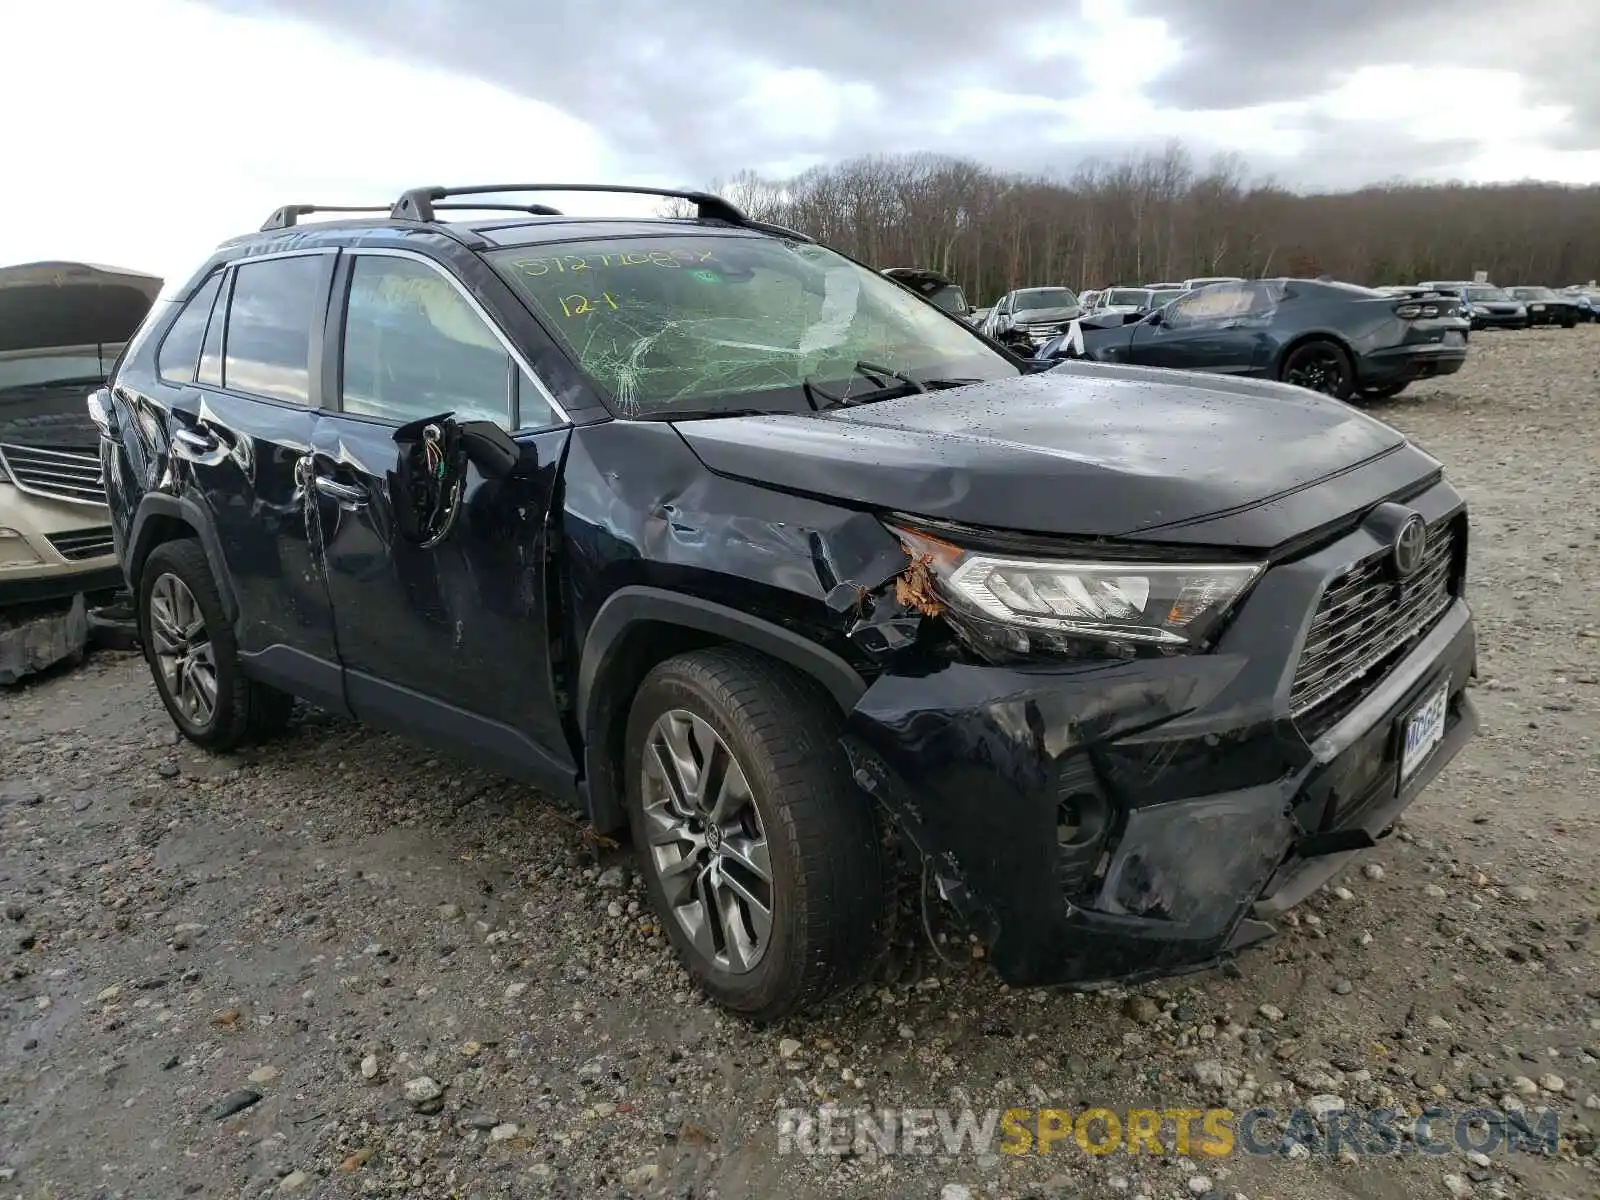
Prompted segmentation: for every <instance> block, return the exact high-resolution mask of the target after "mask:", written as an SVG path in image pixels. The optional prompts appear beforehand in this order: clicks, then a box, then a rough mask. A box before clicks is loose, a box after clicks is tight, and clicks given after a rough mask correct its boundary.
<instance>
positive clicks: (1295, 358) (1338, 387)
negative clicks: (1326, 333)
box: [1278, 338, 1356, 400]
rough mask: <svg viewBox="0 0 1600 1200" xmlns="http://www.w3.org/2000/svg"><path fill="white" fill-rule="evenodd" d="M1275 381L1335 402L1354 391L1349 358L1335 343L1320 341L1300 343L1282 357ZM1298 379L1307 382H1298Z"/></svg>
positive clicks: (1346, 398) (1354, 381)
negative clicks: (1320, 395)
mask: <svg viewBox="0 0 1600 1200" xmlns="http://www.w3.org/2000/svg"><path fill="white" fill-rule="evenodd" d="M1278 378H1279V379H1280V380H1282V381H1283V382H1284V383H1292V384H1294V385H1295V386H1297V387H1303V388H1306V389H1307V390H1309V391H1313V392H1321V393H1322V394H1323V395H1325V396H1332V397H1333V398H1334V399H1336V400H1348V399H1350V397H1351V396H1352V395H1353V394H1354V393H1355V389H1356V372H1355V368H1354V367H1353V366H1352V365H1351V363H1350V356H1349V355H1348V354H1346V353H1345V350H1344V347H1342V346H1340V345H1339V344H1338V343H1337V342H1330V341H1325V340H1324V339H1322V338H1315V339H1313V340H1311V341H1309V342H1301V343H1300V344H1299V345H1298V346H1296V347H1295V348H1294V349H1292V350H1290V351H1289V353H1288V354H1286V355H1284V357H1283V364H1282V366H1280V367H1279V368H1278ZM1302 379H1304V380H1310V381H1311V382H1301V380H1302Z"/></svg>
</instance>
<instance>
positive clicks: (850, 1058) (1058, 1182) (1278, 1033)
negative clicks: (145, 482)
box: [0, 326, 1600, 1200]
mask: <svg viewBox="0 0 1600 1200" xmlns="http://www.w3.org/2000/svg"><path fill="white" fill-rule="evenodd" d="M1597 364H1600V326H1586V327H1582V328H1579V329H1576V330H1571V331H1563V330H1553V331H1548V332H1531V333H1512V334H1499V335H1495V334H1484V335H1480V336H1479V337H1478V338H1475V339H1474V342H1473V349H1472V355H1471V359H1470V361H1469V363H1468V364H1467V366H1466V368H1465V369H1464V370H1463V371H1462V372H1461V373H1460V374H1459V375H1457V376H1456V377H1454V378H1452V379H1448V380H1445V381H1442V382H1440V383H1438V384H1432V385H1424V386H1420V387H1418V388H1416V389H1415V393H1414V394H1412V393H1408V394H1406V395H1405V396H1403V397H1401V398H1399V399H1397V400H1395V401H1393V402H1391V403H1389V404H1388V405H1386V406H1385V407H1384V408H1383V410H1382V415H1384V416H1385V417H1386V419H1389V420H1392V421H1393V422H1394V423H1396V424H1397V425H1399V426H1400V427H1401V428H1403V429H1405V430H1407V431H1408V432H1410V433H1412V434H1413V435H1415V436H1416V437H1417V438H1418V439H1419V440H1420V441H1421V442H1422V443H1423V444H1424V445H1425V446H1427V447H1428V448H1429V449H1430V450H1431V451H1433V452H1434V453H1435V454H1437V455H1438V456H1440V457H1441V458H1442V459H1444V460H1445V461H1446V462H1447V463H1448V464H1449V466H1450V469H1451V472H1452V474H1453V476H1454V478H1455V479H1456V481H1457V483H1458V485H1459V486H1461V487H1462V488H1463V490H1464V491H1465V492H1466V493H1467V495H1468V497H1469V499H1470V500H1471V502H1472V503H1473V505H1474V508H1475V514H1476V515H1475V524H1474V538H1473V554H1474V557H1473V562H1472V578H1471V596H1472V598H1473V600H1474V603H1475V605H1476V608H1477V612H1478V619H1479V631H1480V638H1481V642H1482V646H1483V650H1482V672H1483V675H1482V678H1481V679H1480V681H1479V687H1478V689H1477V695H1478V697H1479V700H1480V704H1481V707H1482V710H1483V716H1484V720H1485V730H1484V733H1483V735H1482V736H1481V737H1480V738H1479V739H1478V740H1477V741H1476V742H1475V744H1473V745H1472V746H1471V747H1470V748H1469V749H1468V750H1467V751H1466V752H1465V753H1464V754H1463V755H1462V756H1461V758H1459V759H1458V760H1457V761H1456V762H1455V763H1454V764H1453V765H1452V766H1451V767H1450V769H1449V770H1448V772H1447V773H1446V774H1445V775H1444V777H1443V778H1442V779H1441V780H1440V781H1439V782H1437V783H1436V784H1435V785H1434V786H1433V788H1432V789H1431V790H1430V792H1429V793H1428V794H1427V795H1425V796H1424V797H1423V799H1422V800H1421V801H1420V802H1419V803H1418V804H1416V805H1415V806H1414V807H1413V808H1412V810H1411V812H1410V814H1409V816H1408V819H1407V821H1406V823H1405V825H1404V826H1403V827H1402V829H1401V831H1400V834H1399V835H1398V836H1397V837H1395V838H1391V839H1389V840H1388V841H1387V842H1386V843H1385V844H1384V845H1383V846H1382V847H1380V848H1379V849H1377V850H1374V851H1371V852H1370V853H1369V856H1368V857H1367V859H1366V860H1365V862H1366V864H1367V865H1366V866H1365V867H1364V868H1357V869H1353V870H1352V871H1350V872H1349V874H1348V876H1347V877H1345V878H1343V879H1340V880H1337V881H1335V883H1336V885H1337V886H1336V887H1334V888H1331V889H1329V890H1327V891H1325V892H1322V893H1320V894H1319V895H1318V896H1316V897H1315V898H1314V899H1313V900H1311V901H1310V902H1308V904H1307V906H1306V907H1305V909H1304V910H1303V911H1302V912H1301V913H1300V915H1299V922H1298V925H1297V926H1296V927H1295V928H1292V929H1290V930H1288V931H1287V932H1286V934H1285V936H1284V937H1282V938H1281V939H1280V940H1278V941H1276V942H1275V943H1272V944H1270V945H1269V946H1268V947H1267V948H1265V949H1262V950H1257V951H1255V952H1252V953H1251V954H1249V955H1248V956H1246V957H1245V958H1244V959H1242V960H1241V961H1239V962H1238V963H1237V964H1236V966H1235V967H1230V968H1228V969H1227V970H1224V971H1215V972H1210V973H1207V974H1203V975H1196V976H1191V977H1189V978H1187V979H1183V980H1180V981H1174V982H1168V983H1164V984H1158V985H1152V986H1148V987H1144V988H1140V989H1136V990H1134V991H1132V992H1128V991H1110V992H1101V993H1097V994H1093V995H1084V994H1064V993H1045V992H1032V993H1018V992H1012V991H1009V990H1007V989H1006V988H1004V987H1002V986H1001V985H1000V984H999V983H997V982H996V981H995V980H994V978H993V977H992V976H991V975H990V974H988V973H987V972H986V970H985V969H984V966H983V964H982V963H981V962H974V963H970V964H968V963H965V962H963V963H961V964H960V965H951V964H950V963H949V962H948V961H946V959H945V958H944V957H939V956H935V955H934V954H933V953H931V952H930V951H928V950H926V949H924V950H922V951H920V952H919V953H918V954H917V955H915V956H913V958H912V959H911V961H910V962H909V964H907V965H906V967H905V969H904V971H903V972H902V973H901V974H899V975H897V976H896V977H895V978H894V979H893V980H892V981H880V982H877V983H874V984H872V985H870V986H863V987H862V988H860V989H858V990H856V991H855V992H853V993H851V994H850V995H848V996H846V997H844V998H843V999H842V1000H841V1001H839V1002H838V1003H836V1004H835V1005H833V1006H832V1007H830V1008H829V1009H828V1010H827V1011H825V1012H823V1013H821V1014H819V1015H816V1016H813V1017H811V1018H809V1019H806V1020H804V1021H794V1022H791V1023H789V1024H788V1025H787V1026H784V1027H781V1028H774V1029H769V1030H762V1031H754V1030H752V1029H750V1028H748V1027H746V1026H743V1025H742V1024H740V1023H739V1022H737V1021H734V1020H731V1019H728V1018H725V1017H723V1016H722V1015H720V1014H719V1013H718V1012H717V1011H716V1010H715V1009H713V1008H711V1007H710V1006H708V1005H707V1004H706V1003H704V1002H703V1001H702V1000H700V999H699V998H698V997H697V996H696V995H694V994H693V993H692V992H691V991H690V990H689V987H688V984H687V980H686V977H685V975H684V974H683V973H682V972H681V971H680V970H679V969H678V967H677V966H676V964H675V963H674V961H673V958H672V956H671V954H670V952H669V951H668V949H667V947H666V943H665V940H664V938H663V937H662V935H661V933H660V932H659V930H658V929H657V927H656V925H655V922H654V920H653V919H652V917H651V916H650V914H649V913H648V912H647V911H646V907H645V905H644V900H643V892H642V890H641V889H640V888H639V887H638V886H637V884H636V882H635V881H633V880H632V879H631V877H630V876H629V874H628V872H627V870H626V868H625V865H624V862H625V860H624V859H623V858H622V857H620V856H619V855H618V854H617V853H616V852H615V851H614V850H612V849H610V848H608V847H601V846H596V845H594V844H593V843H592V842H591V841H590V840H589V839H587V838H586V837H585V834H584V831H583V829H582V828H581V827H580V826H579V825H578V824H576V823H574V822H573V821H572V820H570V819H569V818H567V817H566V816H564V815H562V814H560V813H558V812H556V811H554V810H553V809H550V808H547V807H545V806H543V805H541V804H539V803H537V802H535V801H534V798H533V797H531V796H530V795H529V794H528V792H527V791H526V789H523V788H521V787H518V786H514V785H511V784H508V783H506V782H504V781H502V780H500V779H497V778H494V777H491V776H489V775H485V774H482V773H479V772H477V771H474V770H470V769H464V768H463V767H462V766H461V765H459V764H457V763H454V762H451V761H446V760H441V759H438V758H434V757H431V756H430V755H429V754H427V753H426V752H421V751H418V750H416V749H414V748H412V747H410V746H407V745H405V744H403V743H401V742H398V741H396V740H394V739H391V738H389V737H386V736H382V735H378V734H374V733H371V732H369V731H366V730H364V729H362V728H360V727H357V726H354V725H352V724H350V723H347V722H345V721H342V720H338V719H334V718H330V717H326V716H323V715H321V714H315V713H313V714H307V715H306V716H304V717H303V718H302V719H301V720H299V721H298V722H297V723H296V725H295V727H294V728H293V730H292V733H291V735H290V736H289V737H288V739H287V740H286V741H284V742H282V743H279V744H277V745H275V746H273V747H272V748H270V750H266V751H259V752H253V753H252V754H250V755H248V756H241V757H235V758H220V759H212V758H207V757H206V756H204V755H202V754H199V753H198V752H196V751H194V750H193V749H192V748H190V747H188V746H187V745H186V744H185V745H180V744H178V743H177V739H176V737H175V735H174V733H173V731H172V728H171V726H170V724H169V723H168V721H167V720H166V718H165V715H164V714H163V713H162V711H161V709H160V707H159V704H158V702H157V701H156V698H155V694H154V691H153V689H152V687H151V685H150V683H149V681H148V677H147V675H146V672H145V669H144V666H143V664H142V662H141V661H140V660H138V659H137V658H135V657H133V656H131V655H117V654H108V653H101V654H97V655H96V656H94V657H93V658H91V660H90V661H89V663H88V664H87V665H86V666H84V667H82V668H80V669H78V670H77V671H74V672H63V673H58V674H56V675H54V676H50V677H47V678H44V679H41V680H39V681H37V682H35V683H33V684H31V685H28V686H25V687H22V688H19V689H14V690H12V691H10V692H7V693H4V694H0V902H3V904H4V918H3V919H0V937H3V940H0V962H3V967H0V970H3V972H4V977H3V978H0V1197H9V1196H10V1195H12V1194H15V1195H16V1196H17V1197H26V1198H28V1200H34V1198H35V1197H37V1198H41V1200H42V1198H45V1197H52V1198H53V1197H74V1198H77V1197H107V1198H111V1197H129V1198H134V1197H137V1198H140V1200H144V1198H151V1200H170V1198H173V1197H180V1196H189V1195H200V1196H241V1197H243V1196H261V1195H266V1194H274V1195H283V1194H289V1195H296V1194H298V1195H304V1196H347V1195H405V1196H415V1197H425V1198H429V1200H432V1198H434V1197H485V1198H487V1197H496V1196H517V1197H521V1196H544V1195H553V1196H562V1197H566V1196H572V1197H578V1196H583V1197H604V1196H625V1195H646V1194H648V1195H670V1196H678V1197H690V1196H694V1197H711V1196H720V1197H727V1198H732V1197H743V1196H762V1197H766V1196H794V1197H811V1196H817V1197H856V1196H860V1197H866V1196H896V1197H900V1196H904V1197H915V1196H942V1197H944V1198H945V1200H960V1198H961V1197H984V1198H992V1197H1006V1196H1009V1197H1016V1198H1021V1197H1028V1196H1038V1197H1043V1196H1056V1195H1061V1196H1067V1195H1074V1196H1076V1195H1083V1196H1102V1195H1104V1196H1116V1195H1122V1196H1126V1197H1129V1198H1130V1200H1132V1198H1133V1197H1137V1196H1140V1195H1143V1196H1147V1197H1151V1198H1156V1197H1169V1196H1194V1195H1203V1194H1206V1193H1207V1192H1210V1191H1212V1190H1214V1191H1215V1192H1216V1193H1217V1194H1218V1195H1219V1196H1220V1197H1228V1196H1232V1195H1235V1194H1239V1195H1244V1196H1247V1197H1250V1198H1251V1200H1261V1198H1262V1197H1268V1196H1273V1197H1284V1198H1289V1197H1297V1198H1298V1197H1305V1198H1320V1197H1345V1196H1362V1197H1395V1198H1399V1197H1414V1196H1416V1197H1427V1196H1440V1197H1447V1196H1455V1197H1463V1196H1469V1195H1476V1196H1480V1197H1492V1196H1543V1197H1572V1198H1576V1197H1580V1196H1594V1195H1597V1194H1600V1160H1597V1159H1596V1157H1595V1134H1594V1133H1593V1132H1591V1131H1593V1130H1595V1129H1600V1111H1597V1110H1600V1099H1597V1098H1596V1096H1595V1093H1596V1092H1600V1064H1597V1059H1600V1003H1597V999H1600V971H1597V970H1596V948H1597V946H1600V935H1597V934H1596V932H1595V929H1594V922H1595V921H1596V920H1597V918H1600V883H1597V881H1600V871H1597V869H1596V868H1597V861H1600V816H1597V809H1596V807H1595V801H1594V797H1595V795H1596V794H1597V793H1600V755H1597V754H1596V748H1595V737H1596V731H1597V728H1600V726H1597V722H1596V716H1597V713H1600V678H1597V676H1600V600H1597V595H1596V590H1595V585H1596V581H1597V580H1600V534H1597V533H1596V531H1597V530H1600V504H1597V500H1596V484H1597V482H1600V472H1597V470H1596V463H1597V461H1600V460H1597V445H1596V441H1595V433H1594V423H1593V415H1594V413H1595V412H1596V411H1597V408H1600V370H1597ZM943 953H944V955H946V956H947V955H949V954H950V951H949V949H948V948H947V949H946V950H945V951H944V952H943ZM828 1099H833V1100H837V1101H839V1102H840V1103H841V1104H844V1105H849V1106H856V1105H872V1106H909V1107H916V1108H933V1107H941V1106H952V1105H960V1104H963V1103H970V1104H971V1105H973V1106H975V1107H976V1108H978V1109H986V1108H991V1107H993V1108H1005V1107H1010V1106H1044V1105H1057V1106H1061V1107H1066V1108H1069V1109H1073V1110H1074V1111H1077V1110H1081V1109H1083V1108H1084V1107H1086V1106H1101V1107H1105V1108H1110V1109H1113V1110H1119V1111H1120V1110H1122V1109H1126V1108H1128V1107H1139V1106H1150V1107H1156V1108H1162V1107H1165V1108H1172V1107H1181V1106H1185V1105H1192V1106H1194V1107H1202V1106H1205V1105H1209V1104H1217V1103H1226V1104H1229V1105H1230V1106H1231V1107H1232V1108H1234V1109H1235V1110H1241V1111H1242V1110H1244V1109H1247V1108H1250V1107H1251V1106H1252V1105H1256V1104H1272V1105H1277V1106H1280V1107H1285V1108H1287V1107H1291V1106H1294V1105H1297V1104H1298V1105H1308V1106H1309V1107H1311V1108H1313V1109H1317V1110H1318V1111H1326V1110H1328V1109H1332V1108H1335V1107H1336V1106H1337V1105H1338V1104H1340V1103H1343V1104H1345V1105H1348V1106H1350V1107H1351V1108H1355V1107H1358V1106H1367V1105H1389V1106H1409V1107H1410V1109H1411V1111H1416V1110H1417V1109H1418V1108H1419V1107H1421V1106H1424V1105H1428V1104H1439V1105H1441V1106H1445V1107H1449V1108H1451V1109H1452V1110H1453V1111H1457V1112H1459V1111H1461V1110H1463V1109H1466V1108H1470V1107H1475V1106H1485V1105H1486V1106H1489V1107H1492V1108H1495V1109H1506V1108H1511V1107H1516V1106H1526V1107H1527V1108H1529V1109H1537V1108H1540V1107H1549V1108H1552V1109H1554V1110H1556V1111H1557V1112H1558V1113H1559V1114H1560V1117H1561V1121H1562V1138H1561V1142H1560V1145H1559V1148H1558V1150H1557V1152H1556V1153H1554V1154H1549V1155H1535V1154H1528V1153H1521V1154H1511V1155H1507V1154H1503V1153H1499V1154H1490V1155H1488V1156H1480V1157H1478V1158H1476V1159H1474V1158H1472V1157H1469V1156H1468V1155H1467V1154H1466V1153H1464V1152H1462V1151H1459V1150H1454V1149H1451V1150H1450V1151H1449V1152H1448V1153H1446V1154H1444V1155H1442V1156H1433V1155H1427V1154H1417V1153H1407V1154H1398V1155H1394V1156H1388V1157H1363V1158H1361V1159H1360V1160H1359V1161H1348V1159H1345V1160H1341V1159H1339V1158H1337V1157H1335V1156H1331V1155H1326V1154H1321V1153H1317V1154H1313V1155H1312V1156H1311V1157H1310V1158H1309V1159H1307V1158H1304V1157H1303V1156H1300V1155H1298V1154H1294V1155H1280V1156H1261V1157H1252V1156H1249V1155H1244V1154H1235V1155H1233V1156H1230V1157H1226V1158H1203V1157H1201V1156H1199V1155H1195V1160H1194V1161H1189V1160H1187V1159H1185V1158H1184V1157H1183V1156H1181V1155H1178V1154H1176V1153H1172V1154H1169V1155H1165V1156H1161V1157H1157V1156H1154V1155H1148V1154H1147V1155H1143V1156H1129V1155H1126V1154H1121V1153H1118V1154H1111V1155H1106V1156H1102V1157H1097V1156H1092V1155H1089V1154H1086V1153H1083V1152H1082V1151H1081V1150H1079V1149H1078V1148H1077V1147H1076V1146H1075V1145H1073V1144H1072V1143H1071V1141H1068V1142H1066V1143H1064V1145H1063V1146H1058V1147H1057V1148H1056V1150H1055V1152H1054V1153H1052V1154H1050V1155H1025V1156H1016V1157H1014V1156H1001V1155H998V1154H994V1153H981V1154H980V1153H974V1152H970V1151H969V1152H965V1153H960V1154H954V1155H944V1156H941V1155H920V1156H892V1157H884V1156H879V1155H874V1154H862V1155H856V1154H849V1155H824V1156H813V1157H805V1156H797V1155H793V1154H780V1152H779V1150H780V1145H779V1137H778V1132H777V1123H776V1114H777V1111H778V1109H779V1108H780V1107H785V1106H806V1105H815V1104H819V1103H821V1102H822V1101H824V1100H828ZM234 1109H237V1111H231V1110H234ZM1402 1145H1408V1143H1402Z"/></svg>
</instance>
